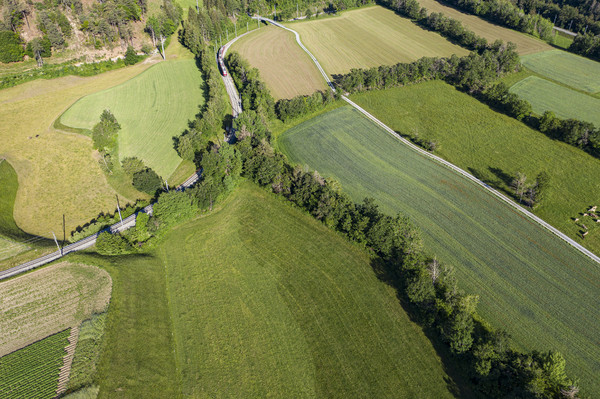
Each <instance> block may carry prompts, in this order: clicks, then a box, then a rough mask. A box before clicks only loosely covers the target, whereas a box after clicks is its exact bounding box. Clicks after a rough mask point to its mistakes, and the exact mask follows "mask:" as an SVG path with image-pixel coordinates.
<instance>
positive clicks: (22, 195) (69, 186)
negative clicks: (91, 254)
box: [0, 36, 193, 237]
mask: <svg viewBox="0 0 600 399" xmlns="http://www.w3.org/2000/svg"><path fill="white" fill-rule="evenodd" d="M166 53H167V59H168V60H172V59H190V58H193V56H192V55H191V53H190V52H189V51H188V50H187V49H185V48H183V47H182V46H181V44H180V43H179V42H178V41H177V40H176V36H174V37H173V39H172V40H171V43H170V45H169V47H168V48H167V51H166ZM159 60H160V57H158V56H156V55H155V56H153V57H151V58H149V59H146V60H145V61H144V62H142V63H140V64H138V65H134V66H131V67H126V68H121V69H117V70H115V71H110V72H105V73H102V74H100V75H97V76H92V77H88V78H81V77H76V76H67V77H63V78H58V79H52V80H35V81H32V82H28V83H25V84H22V85H19V86H16V87H12V88H9V89H4V90H0V121H2V123H1V124H0V158H6V159H7V160H8V161H9V162H10V163H11V165H12V166H13V167H14V168H15V171H16V172H17V175H18V177H19V190H18V192H17V198H16V201H15V209H14V218H15V222H16V223H17V225H18V226H19V227H20V228H21V229H22V230H24V231H26V232H27V233H30V234H35V235H40V236H44V237H52V233H51V232H52V231H54V232H55V233H56V234H57V235H62V233H61V231H62V215H63V213H64V214H65V217H66V230H67V234H69V232H70V231H72V230H74V229H75V228H76V227H77V226H79V225H82V224H84V223H86V222H89V221H90V219H92V218H94V217H96V216H97V215H98V214H99V213H100V212H113V211H114V210H115V207H116V200H115V194H116V192H115V190H114V189H113V187H112V186H111V185H110V184H109V183H108V181H107V179H106V176H105V175H104V173H103V172H102V171H101V170H100V168H99V166H98V162H97V161H96V158H95V157H94V156H95V153H94V151H93V149H92V141H91V139H90V138H88V137H86V136H83V135H79V134H71V133H64V132H62V131H58V130H56V129H54V128H53V127H52V125H53V123H54V121H55V120H56V118H58V117H59V116H60V115H61V114H62V113H63V112H65V110H66V109H67V108H69V107H70V106H71V105H72V104H73V103H74V102H75V101H77V100H78V99H80V98H81V97H84V96H86V95H88V94H92V93H95V92H98V91H101V90H104V89H107V88H110V87H113V86H116V85H119V84H121V83H124V82H126V81H127V80H129V79H131V78H133V77H134V76H137V75H139V74H140V73H142V72H143V71H145V70H146V69H148V68H149V67H150V66H152V65H153V64H154V63H156V62H158V61H159ZM136 193H137V191H136V190H135V189H133V187H131V186H129V187H124V189H123V190H121V192H119V196H120V200H121V203H122V204H123V203H124V202H127V201H134V200H135V199H136V198H134V197H135V195H137V194H136ZM140 196H144V195H143V194H142V195H140ZM127 197H129V198H127ZM59 233H61V234H59Z"/></svg>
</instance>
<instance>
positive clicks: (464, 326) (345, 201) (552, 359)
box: [190, 111, 577, 398]
mask: <svg viewBox="0 0 600 399" xmlns="http://www.w3.org/2000/svg"><path fill="white" fill-rule="evenodd" d="M246 113H248V114H247V115H246ZM257 119H258V117H257V113H256V111H244V113H243V114H242V115H241V116H240V118H238V119H237V120H236V122H235V123H236V125H237V128H238V131H240V132H242V131H243V132H244V134H241V135H239V137H238V138H239V141H238V142H237V143H236V144H235V145H234V146H230V145H227V144H223V145H222V146H213V147H212V150H211V151H210V152H207V153H205V155H204V156H203V158H202V160H201V164H200V166H201V167H202V168H203V181H202V182H201V183H200V184H199V185H198V186H197V187H195V188H194V189H192V190H190V193H191V195H192V196H193V197H194V198H195V199H196V201H197V204H198V206H199V207H200V208H210V207H212V204H213V201H215V199H216V198H219V197H220V196H221V195H223V193H226V192H228V190H229V189H230V188H231V187H232V186H233V184H234V183H235V181H236V179H237V177H238V176H239V175H241V176H243V177H246V178H248V179H251V180H253V181H254V182H256V183H258V184H259V185H261V186H263V187H266V188H268V189H269V190H271V191H272V192H274V193H276V194H278V195H281V196H283V197H285V198H287V199H288V200H289V201H290V202H292V203H294V204H295V205H297V206H299V207H301V208H302V209H305V210H306V211H307V212H308V213H310V214H311V215H312V216H313V217H315V218H316V219H318V220H320V221H322V222H323V223H324V224H326V225H327V226H329V227H330V228H333V229H335V230H336V231H338V232H340V233H342V234H344V235H345V236H346V237H348V239H350V240H352V241H355V242H357V243H359V244H361V245H364V246H365V247H367V248H369V249H370V251H371V252H372V253H375V254H376V255H377V256H378V259H379V261H380V263H381V265H382V266H383V267H384V268H385V270H386V274H388V276H389V277H390V281H391V282H393V284H394V285H395V286H396V287H397V288H398V290H399V291H400V293H401V295H402V296H403V297H404V298H405V299H407V300H408V301H409V302H410V303H411V304H412V310H413V312H414V315H415V318H417V319H418V320H419V321H420V322H421V323H422V324H423V325H424V326H425V327H426V328H428V329H430V331H432V332H434V333H436V334H439V337H440V338H441V339H442V340H443V341H444V342H446V343H447V344H448V347H449V349H450V351H451V352H452V353H454V354H455V355H456V356H457V359H458V361H459V362H462V363H463V364H464V365H465V366H466V367H467V369H468V370H469V371H468V372H469V377H470V378H471V380H472V381H473V382H474V388H475V389H477V390H478V391H480V392H481V393H483V394H484V395H487V396H490V397H506V396H512V397H522V396H523V397H526V396H532V397H533V396H536V397H548V398H550V397H559V396H561V395H563V393H565V394H571V393H576V391H577V388H576V387H575V386H574V385H573V383H572V381H571V380H570V379H569V378H568V377H567V376H566V374H565V370H564V367H565V362H564V358H563V357H562V356H561V355H560V354H559V353H555V352H548V353H539V352H531V353H522V352H519V351H516V350H514V349H512V348H511V346H510V340H509V338H508V336H507V334H506V333H504V332H502V331H494V330H493V329H491V328H490V327H489V326H488V325H487V324H486V323H485V322H482V321H481V318H480V317H479V316H477V314H476V305H477V299H478V298H477V297H474V296H470V295H466V294H464V293H463V292H461V291H460V290H459V289H458V286H457V283H456V279H455V278H454V274H453V271H452V268H451V267H449V266H446V265H442V264H440V262H438V261H437V260H436V259H435V258H431V257H429V256H427V254H426V253H425V251H424V248H423V242H422V240H421V238H420V233H419V231H418V230H417V229H416V228H415V227H414V226H413V225H412V224H411V223H410V221H409V220H408V219H407V218H406V217H404V216H402V215H396V216H395V217H391V216H388V215H384V214H383V213H381V212H380V211H379V209H378V207H377V205H376V203H375V202H374V200H372V199H365V200H364V201H363V202H362V203H361V204H356V203H354V202H353V201H352V200H351V199H350V198H349V196H348V195H347V194H345V193H344V192H343V191H342V190H341V187H340V185H339V183H337V182H335V181H333V180H329V179H325V178H323V177H321V176H320V175H319V174H318V173H317V172H316V171H310V170H308V169H306V168H303V167H299V166H295V167H294V166H292V165H290V164H289V163H288V162H287V160H286V158H285V157H284V156H283V155H282V154H281V153H279V152H278V151H276V150H275V149H274V148H273V147H272V146H271V144H270V141H269V137H270V134H269V132H268V130H267V129H266V127H265V125H264V124H257V123H255V122H256V121H257ZM204 173H206V175H204Z"/></svg>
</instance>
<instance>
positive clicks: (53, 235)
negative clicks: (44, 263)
mask: <svg viewBox="0 0 600 399" xmlns="http://www.w3.org/2000/svg"><path fill="white" fill-rule="evenodd" d="M52 237H54V242H55V243H56V248H58V252H60V256H62V249H60V246H59V245H58V240H57V239H56V234H54V232H52Z"/></svg>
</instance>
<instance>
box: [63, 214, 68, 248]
mask: <svg viewBox="0 0 600 399" xmlns="http://www.w3.org/2000/svg"><path fill="white" fill-rule="evenodd" d="M66 240H67V228H66V223H65V214H64V213H63V242H62V246H63V248H64V247H65V241H66Z"/></svg>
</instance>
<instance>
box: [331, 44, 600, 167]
mask: <svg viewBox="0 0 600 399" xmlns="http://www.w3.org/2000/svg"><path fill="white" fill-rule="evenodd" d="M518 67H519V59H518V55H517V53H516V52H515V47H514V45H513V44H512V43H508V44H507V45H504V44H502V43H501V42H499V41H497V42H495V43H493V44H492V45H488V46H487V47H486V48H485V50H483V51H482V52H481V53H479V54H478V53H474V52H473V53H470V54H469V55H468V56H465V57H461V58H458V57H456V56H452V57H449V58H421V59H419V60H417V61H414V62H412V63H408V64H396V65H393V66H380V67H374V68H370V69H352V70H351V71H350V73H348V74H346V75H337V76H335V83H336V85H337V86H338V87H339V88H341V89H342V90H344V91H347V92H357V91H364V90H374V89H384V88H388V87H393V86H403V85H406V84H411V83H418V82H421V81H426V80H434V79H443V80H445V81H447V82H448V83H450V84H453V85H455V86H456V87H458V88H459V89H461V90H464V91H465V92H468V93H470V94H472V95H474V96H475V97H476V98H477V99H479V100H481V101H483V102H485V103H487V104H489V105H491V106H492V107H494V108H495V109H496V110H498V111H500V112H503V113H505V114H507V115H509V116H512V117H514V118H516V119H518V120H520V121H523V122H524V123H526V124H528V125H529V126H530V127H532V128H534V129H538V130H539V131H540V132H542V133H544V134H546V135H548V136H549V137H551V138H554V139H557V140H560V141H564V142H566V143H568V144H571V145H573V146H575V147H578V148H581V149H582V150H584V151H586V152H588V153H590V154H591V155H593V156H595V157H600V129H598V128H596V127H595V126H594V125H593V124H591V123H589V122H584V121H578V120H575V119H560V118H557V117H556V116H555V115H554V113H552V112H549V111H548V112H546V113H545V114H544V115H542V116H541V117H537V116H534V115H532V108H531V104H530V103H529V102H528V101H526V100H523V99H521V98H519V96H518V95H516V94H514V93H510V92H509V89H508V87H507V86H506V85H505V84H503V83H498V84H494V81H495V80H496V79H497V78H498V77H499V76H502V75H503V74H506V73H510V72H513V71H515V70H516V69H517V68H518Z"/></svg>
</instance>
